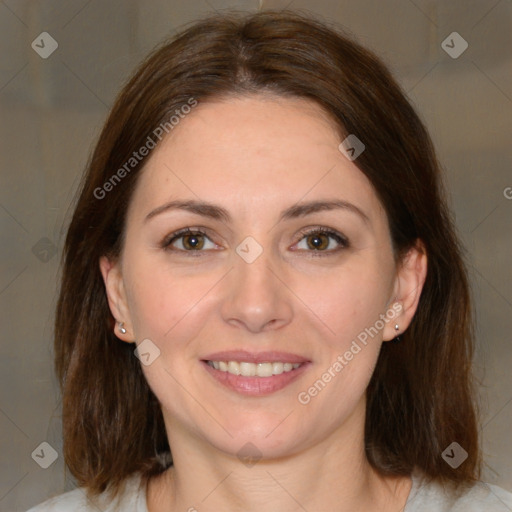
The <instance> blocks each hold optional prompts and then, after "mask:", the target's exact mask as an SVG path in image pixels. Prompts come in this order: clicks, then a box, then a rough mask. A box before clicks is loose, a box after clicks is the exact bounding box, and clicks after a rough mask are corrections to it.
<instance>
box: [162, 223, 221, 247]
mask: <svg viewBox="0 0 512 512" xmlns="http://www.w3.org/2000/svg"><path fill="white" fill-rule="evenodd" d="M208 243H209V244H211V245H210V247H208V246H207V244H208ZM161 245H162V248H163V249H165V250H168V251H182V252H198V253H199V252H205V251H203V249H204V250H206V249H214V248H215V247H216V246H215V244H214V243H213V242H212V241H211V240H210V239H209V238H208V236H207V235H206V233H204V232H203V231H201V230H191V229H189V228H186V229H182V230H180V231H177V232H176V233H173V234H171V235H169V236H168V237H167V238H166V239H165V240H164V241H163V242H162V244H161Z"/></svg>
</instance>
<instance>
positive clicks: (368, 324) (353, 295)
mask: <svg viewBox="0 0 512 512" xmlns="http://www.w3.org/2000/svg"><path fill="white" fill-rule="evenodd" d="M390 275H391V269H389V272H387V269H385V268H383V267H382V266H379V265H378V264H377V262H374V263H373V264H372V261H371V260H370V261H368V260H366V261H363V260H360V261H355V262H351V264H350V265H347V266H346V267H340V268H339V269H337V270H335V271H333V272H331V273H330V274H329V275H325V276H323V277H322V278H320V279H318V278H317V279H315V280H312V281H308V282H307V283H302V285H301V286H299V285H298V286H297V289H298V290H299V291H298V293H297V294H298V295H300V296H301V297H304V302H305V303H306V304H308V305H310V304H311V305H312V306H311V310H312V312H313V313H314V315H315V316H316V317H317V318H318V319H319V321H321V323H322V324H323V325H324V326H325V329H324V332H325V333H326V342H328V344H329V345H330V347H331V348H332V349H336V350H343V349H344V348H345V347H347V346H350V343H351V341H352V340H353V339H356V338H357V336H358V335H359V334H360V333H364V332H366V331H367V330H368V329H370V328H372V327H374V326H375V324H376V322H377V321H378V320H379V316H380V315H381V314H382V313H385V310H386V305H387V302H388V299H389V293H390V289H391V280H390V279H389V277H388V276H390ZM377 327H381V325H380V323H379V324H378V325H377ZM372 332H373V331H372ZM363 337H364V336H363ZM377 338H380V333H379V336H378V337H377Z"/></svg>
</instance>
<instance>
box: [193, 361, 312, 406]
mask: <svg viewBox="0 0 512 512" xmlns="http://www.w3.org/2000/svg"><path fill="white" fill-rule="evenodd" d="M201 362H202V364H203V366H204V368H205V369H206V371H207V372H208V373H209V374H210V375H211V376H212V377H213V378H214V379H215V380H216V381H217V382H219V383H220V384H222V385H223V386H225V387H227V388H229V389H230V390H232V391H236V392H237V393H241V394H244V395H252V396H262V395H268V394H271V393H274V392H276V391H279V390H281V389H283V388H284V387H286V386H288V385H289V384H291V383H292V382H293V381H294V380H296V379H297V378H298V377H299V376H300V375H302V374H303V373H304V371H305V370H306V368H307V367H308V366H309V365H310V364H311V361H309V360H307V359H305V358H302V357H300V356H297V355H294V354H285V353H278V352H265V353H249V352H244V351H241V352H223V353H218V354H212V355H209V356H207V357H206V358H205V359H202V360H201Z"/></svg>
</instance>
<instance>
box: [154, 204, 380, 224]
mask: <svg viewBox="0 0 512 512" xmlns="http://www.w3.org/2000/svg"><path fill="white" fill-rule="evenodd" d="M170 210H184V211H188V212H191V213H195V214H196V215H201V216H203V217H208V218H210V219H214V220H219V221H222V222H226V223H229V222H231V215H230V214H229V212H228V211H227V210H226V209H225V208H223V207H222V206H218V205H215V204H212V203H207V202H203V201H195V200H189V201H178V200H175V201H169V202H168V203H165V204H163V205H162V206H159V207H158V208H155V209H154V210H152V211H151V212H149V213H148V214H147V215H146V217H145V219H144V222H147V221H148V220H150V219H152V218H153V217H156V216H157V215H159V214H161V213H164V212H167V211H170ZM330 210H346V211H348V212H351V213H354V214H356V215H358V216H359V217H360V218H361V219H362V220H363V221H364V222H365V223H367V224H369V223H370V218H369V217H368V215H366V213H365V212H364V211H363V210H361V209H360V208H359V207H357V206H356V205H355V204H352V203H349V202H348V201H343V200H340V199H333V200H325V201H321V200H317V201H308V202H305V203H300V204H295V205H293V206H290V207H289V208H287V209H286V210H284V211H283V212H281V215H280V217H279V221H278V222H281V221H283V220H290V219H295V218H298V217H305V216H306V215H311V214H313V213H317V212H321V211H330Z"/></svg>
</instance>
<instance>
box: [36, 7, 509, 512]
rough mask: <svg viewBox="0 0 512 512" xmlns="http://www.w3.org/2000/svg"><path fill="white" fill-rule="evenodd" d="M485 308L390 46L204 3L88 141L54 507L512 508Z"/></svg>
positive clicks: (72, 234)
mask: <svg viewBox="0 0 512 512" xmlns="http://www.w3.org/2000/svg"><path fill="white" fill-rule="evenodd" d="M470 310H471V306H470V297H469V292H468V281H467V275H466V270H465V267H464V263H463V260H462V257H461V249H460V247H459V244H458V241H457V238H456V235H455V233H454V228H453V225H452V222H451V219H450V215H449V212H448V210H447V206H446V203H445V199H444V194H443V188H442V184H441V177H440V166H439V164H438V163H437V161H436V157H435V153H434V149H433V146H432V143H431V141H430V138H429V136H428V134H427V132H426V130H425V128H424V126H423V125H422V123H421V121H420V119H419V118H418V116H417V115H416V114H415V112H414V111H413V109H412V107H411V106H410V104H409V103H408V102H407V100H406V98H405V95H404V94H403V93H402V92H401V90H400V88H399V86H398V85H397V83H396V82H395V81H394V79H393V78H392V77H391V76H390V74H389V72H388V70H387V69H386V68H385V67H384V65H383V64H382V63H381V62H380V61H379V60H378V59H377V58H376V57H375V56H374V55H373V54H372V53H370V52H369V51H368V50H366V49H364V48H362V47H361V46H359V45H358V44H357V43H355V42H354V41H351V40H350V39H348V38H346V37H345V36H343V35H342V34H340V33H337V32H336V31H335V30H334V29H331V28H329V27H327V26H326V25H325V24H322V23H320V22H317V21H314V20H311V19H306V18H304V17H302V16H299V15H297V14H292V13H290V12H284V13H278V12H270V11H267V12H263V13H258V14H252V15H246V16H239V15H234V14H232V15H219V16H214V17H210V18H208V19H206V20H203V21H200V22H197V23H196V24H194V25H193V26H191V27H189V28H188V29H187V30H185V31H183V32H182V33H181V34H179V35H178V36H176V37H175V38H174V39H173V40H172V41H171V42H169V43H167V44H165V45H163V46H162V47H161V48H159V49H158V50H156V51H155V52H154V53H153V54H152V55H151V56H150V57H149V58H148V59H147V60H146V61H145V62H144V63H143V64H142V66H141V67H140V69H139V70H138V71H137V73H136V74H135V75H134V77H133V78H132V79H131V80H130V82H129V83H128V84H127V85H126V86H125V88H124V89H123V91H122V92H121V94H120V96H119V97H118V99H117V101H116V103H115V105H114V107H113V109H112V112H111V113H110V116H109V118H108V120H107V122H106V124H105V127H104V129H103V131H102V134H101V136H100V138H99V142H98V144H97V147H96V149H95V151H94V153H93V155H92V158H91V161H90V163H89V166H88V170H87V173H86V175H85V178H84V182H83V186H82V188H81V192H80V197H79V199H78V203H77V206H76V209H75V213H74V216H73V219H72V221H71V225H70V227H69V231H68V235H67V239H66V247H65V259H64V269H63V277H62V288H61V294H60V298H59V303H58V308H57V316H56V337H55V353H56V369H57V374H58V376H59V379H60V382H61V385H62V391H63V435H64V456H65V459H66V463H67V466H68V467H69V469H70V471H71V473H72V474H73V476H74V477H75V478H76V480H77V482H78V483H79V485H80V486H81V488H80V489H76V490H75V491H72V492H70V493H67V494H64V495H62V496H59V497H57V498H55V499H54V500H53V501H48V502H45V503H44V504H42V505H40V506H39V507H36V508H35V509H33V510H34V511H45V510H70V509H73V510H78V509H80V510H96V509H97V508H99V509H100V510H114V507H115V506H117V507H118V509H119V510H137V511H149V512H160V511H164V510H165V511H178V510H179V511H185V510H188V511H218V510H223V511H234V510H244V511H253V510H262V509H263V508H264V509H265V510H269V511H279V512H283V511H295V510H307V511H337V512H348V511H351V512H353V511H358V510H365V511H368V510H375V511H377V510H378V511H398V510H405V511H406V512H419V511H424V510H428V511H434V510H439V511H446V510H452V511H455V510H464V511H468V510H469V511H477V510H478V511H484V510H485V511H486V512H488V511H501V510H509V509H511V508H512V495H511V494H509V493H507V492H506V491H504V490H503V489H501V488H499V487H496V486H492V485H486V484H484V483H482V482H480V481H479V476H480V464H481V455H480V450H479V441H478V422H477V413H476V410H475V401H474V385H473V377H472V372H471V358H472V351H473V333H472V320H471V316H470ZM171 455H172V456H171ZM80 507H82V508H80ZM507 507H508V508H507Z"/></svg>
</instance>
